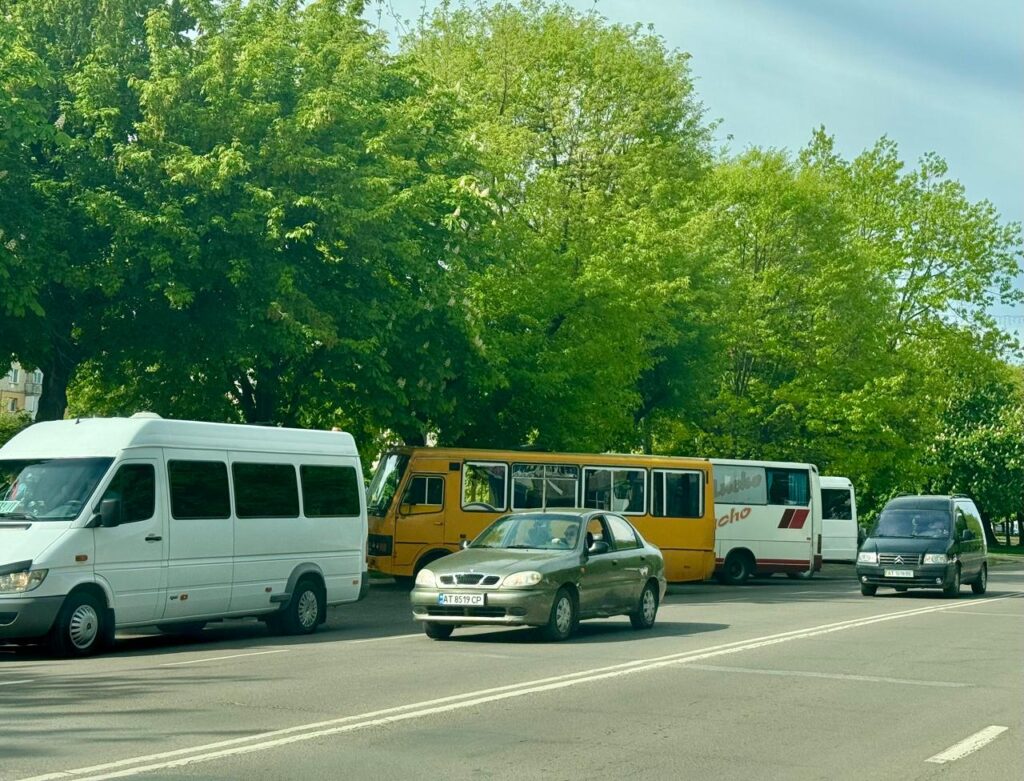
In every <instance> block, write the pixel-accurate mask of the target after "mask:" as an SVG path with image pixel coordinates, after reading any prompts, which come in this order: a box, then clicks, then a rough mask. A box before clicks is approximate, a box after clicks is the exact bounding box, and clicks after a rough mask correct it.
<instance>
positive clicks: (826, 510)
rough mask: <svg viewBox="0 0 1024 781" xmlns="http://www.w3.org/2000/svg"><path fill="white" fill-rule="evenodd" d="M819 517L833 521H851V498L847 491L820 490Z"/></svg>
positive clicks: (838, 489)
mask: <svg viewBox="0 0 1024 781" xmlns="http://www.w3.org/2000/svg"><path fill="white" fill-rule="evenodd" d="M821 517H822V518H826V519H828V520H834V521H852V520H853V497H852V496H851V495H850V491H849V489H847V488H822V489H821Z"/></svg>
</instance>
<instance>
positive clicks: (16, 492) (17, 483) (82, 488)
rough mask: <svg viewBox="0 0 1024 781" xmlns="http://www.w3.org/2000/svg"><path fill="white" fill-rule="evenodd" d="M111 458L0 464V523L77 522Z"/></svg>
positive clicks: (108, 466)
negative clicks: (73, 520)
mask: <svg viewBox="0 0 1024 781" xmlns="http://www.w3.org/2000/svg"><path fill="white" fill-rule="evenodd" d="M113 460H114V459H112V458H54V459H46V460H43V459H40V460H37V461H0V520H2V519H20V520H31V521H69V520H71V519H72V518H77V517H78V515H79V514H80V513H81V512H82V507H83V506H84V505H85V503H86V502H87V501H88V500H89V497H90V496H92V494H93V492H94V491H95V490H96V486H97V484H98V483H99V481H100V480H101V479H102V478H103V475H104V474H106V472H107V469H109V468H110V464H111V462H113Z"/></svg>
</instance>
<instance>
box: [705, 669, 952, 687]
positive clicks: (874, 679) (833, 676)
mask: <svg viewBox="0 0 1024 781" xmlns="http://www.w3.org/2000/svg"><path fill="white" fill-rule="evenodd" d="M686 667H687V668H688V669H691V670H709V671H710V672H719V673H745V674H748V675H782V676H791V677H794V678H828V679H830V680H836V681H858V682H861V681H862V682H867V683H896V684H903V685H905V686H938V687H942V688H952V689H958V688H962V687H964V686H970V685H971V684H969V683H956V682H953V681H922V680H914V679H912V678H880V677H878V676H876V675H847V674H845V673H816V672H810V671H805V670H761V669H758V668H756V667H728V666H724V665H715V664H688V665H686Z"/></svg>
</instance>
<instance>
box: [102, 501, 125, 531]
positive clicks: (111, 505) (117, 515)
mask: <svg viewBox="0 0 1024 781" xmlns="http://www.w3.org/2000/svg"><path fill="white" fill-rule="evenodd" d="M120 523H121V500H120V499H104V500H103V501H102V502H100V526H102V527H103V528H104V529H112V528H113V527H115V526H118V525H120Z"/></svg>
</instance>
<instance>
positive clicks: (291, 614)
mask: <svg viewBox="0 0 1024 781" xmlns="http://www.w3.org/2000/svg"><path fill="white" fill-rule="evenodd" d="M326 602H327V599H326V597H325V596H324V590H323V586H321V585H320V584H319V583H318V582H317V581H316V579H315V578H310V577H305V578H300V579H299V582H298V583H296V584H295V591H294V592H293V593H292V598H291V599H290V600H289V601H288V604H287V605H285V608H284V610H283V611H282V612H281V614H280V616H274V619H277V620H276V621H273V620H272V621H270V622H268V623H269V625H270V628H271V629H272V630H275V631H280V632H283V633H284V634H286V635H309V634H312V633H313V632H315V631H316V628H317V627H318V626H319V625H320V624H322V623H323V617H324V610H325V606H326Z"/></svg>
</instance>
